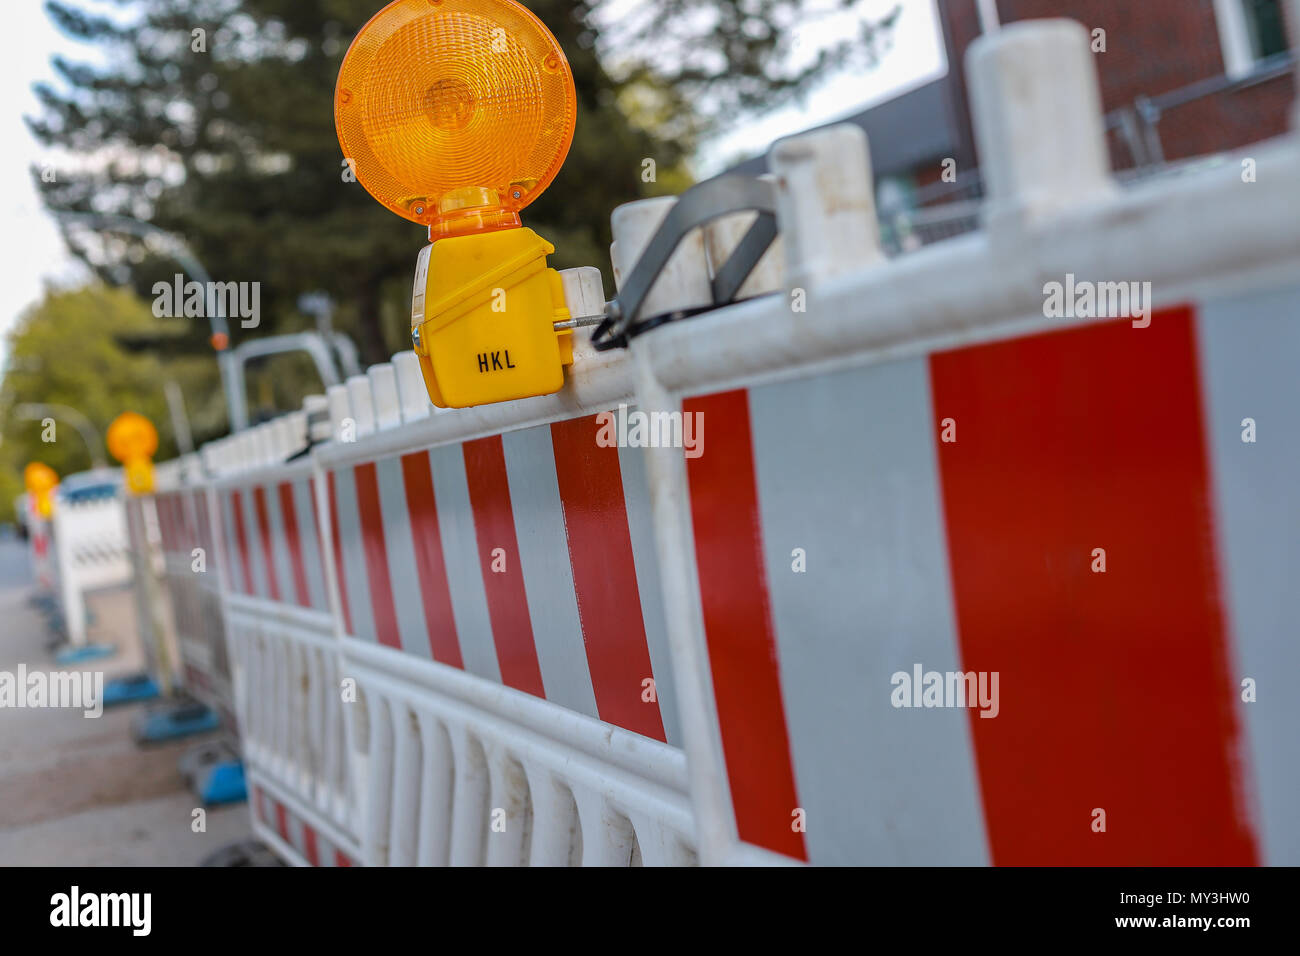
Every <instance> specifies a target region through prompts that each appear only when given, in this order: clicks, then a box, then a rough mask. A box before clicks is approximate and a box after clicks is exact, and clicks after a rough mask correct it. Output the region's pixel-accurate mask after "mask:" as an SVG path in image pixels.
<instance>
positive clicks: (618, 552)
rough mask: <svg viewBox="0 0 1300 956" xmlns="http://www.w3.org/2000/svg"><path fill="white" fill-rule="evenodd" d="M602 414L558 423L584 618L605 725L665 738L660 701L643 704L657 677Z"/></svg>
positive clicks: (563, 491) (558, 464) (556, 440)
mask: <svg viewBox="0 0 1300 956" xmlns="http://www.w3.org/2000/svg"><path fill="white" fill-rule="evenodd" d="M597 430H598V429H597V425H596V416H595V415H589V416H587V417H585V418H574V419H569V420H568V421H560V422H555V423H554V424H553V425H551V441H552V443H553V445H554V448H555V475H556V478H557V479H558V482H559V488H560V501H561V502H562V503H563V505H564V527H565V531H566V533H567V537H568V543H569V563H570V565H571V566H572V568H573V585H574V589H575V591H576V592H577V599H578V619H579V620H580V621H581V623H582V636H583V642H584V643H585V645H586V648H587V666H588V668H589V670H590V672H591V686H592V690H593V691H594V692H595V695H596V709H597V712H598V713H599V714H600V719H601V720H605V721H608V722H609V723H611V724H617V725H618V726H619V727H623V728H625V729H627V730H631V731H635V732H636V733H639V734H644V735H645V736H647V737H653V738H654V739H656V740H666V738H665V736H664V722H663V716H662V715H661V714H660V713H659V704H658V702H657V700H652V701H650V702H648V703H647V702H645V701H644V700H643V699H642V694H643V692H644V688H643V686H642V683H641V682H642V681H644V680H646V679H647V678H653V677H654V670H653V667H652V666H651V663H650V648H649V645H648V644H647V643H646V635H645V623H644V621H643V619H642V616H641V594H640V591H639V590H638V588H637V583H636V562H635V560H634V558H633V556H632V533H631V531H629V530H628V524H627V506H626V504H625V502H624V501H623V478H622V473H621V472H620V470H619V465H618V449H617V448H616V447H612V446H611V447H608V448H602V447H600V446H598V445H597V444H596V432H597Z"/></svg>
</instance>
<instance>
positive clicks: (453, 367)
mask: <svg viewBox="0 0 1300 956" xmlns="http://www.w3.org/2000/svg"><path fill="white" fill-rule="evenodd" d="M576 112H577V96H576V94H575V92H574V87H573V74H572V72H571V71H570V69H569V62H568V60H567V59H565V56H564V51H563V50H561V49H560V45H559V43H557V42H556V39H555V37H554V36H552V35H551V33H550V31H549V30H547V29H546V27H545V26H544V25H543V24H542V22H541V21H540V20H538V19H537V17H535V16H534V15H533V14H532V13H530V12H529V11H528V10H526V9H525V8H524V7H522V6H520V5H519V4H518V3H514V2H513V0H394V2H393V3H390V4H389V5H388V6H386V7H384V8H383V9H382V10H380V11H379V12H378V13H377V14H375V16H374V17H372V18H371V20H370V22H369V23H367V24H366V25H365V26H364V27H362V28H361V32H360V33H358V34H357V36H356V38H355V39H354V40H353V41H352V45H351V46H350V47H349V48H348V52H347V54H346V55H345V56H344V57H343V66H342V68H341V69H340V70H339V80H338V86H337V88H336V89H335V91H334V124H335V128H336V129H337V131H338V137H339V145H340V146H341V147H342V148H343V155H344V157H345V159H346V161H347V163H348V165H349V167H350V168H351V169H352V172H353V173H354V175H355V176H356V178H357V181H358V182H360V183H361V185H363V186H364V187H365V188H366V190H367V191H368V192H369V193H370V194H371V195H372V196H374V197H375V198H376V199H377V200H379V201H380V202H381V203H383V204H384V205H385V206H387V207H388V208H389V209H391V210H392V211H393V212H395V213H397V214H398V215H399V216H404V217H405V218H407V219H410V220H412V221H413V222H418V223H422V224H424V225H426V226H428V227H429V241H430V243H431V245H429V246H426V247H425V248H424V250H423V251H422V252H421V253H420V257H419V259H418V261H417V264H416V275H415V289H414V292H413V294H412V297H411V342H412V345H413V346H414V347H415V352H416V354H417V355H418V356H419V358H420V367H421V369H422V370H423V372H424V381H425V385H426V386H427V387H428V390H429V397H430V398H431V399H432V400H433V403H434V404H435V405H439V406H442V407H444V408H445V407H452V408H463V407H465V406H468V405H482V404H486V403H489V402H502V401H508V400H510V399H514V398H524V397H527V396H530V395H546V394H549V393H551V392H555V391H558V390H559V388H560V387H561V386H562V385H563V384H564V366H565V365H568V364H571V363H572V361H573V338H572V332H571V331H569V330H563V331H557V330H556V329H555V323H556V322H561V321H564V320H566V319H568V318H569V317H570V316H569V312H568V309H567V308H566V307H565V302H564V292H563V288H562V286H561V283H560V277H559V274H558V273H557V272H556V271H555V270H554V269H550V268H548V267H547V265H546V257H547V255H549V254H550V253H552V252H554V251H555V247H554V246H552V245H551V244H550V243H549V242H547V241H546V240H545V239H543V238H541V237H540V236H538V235H537V234H536V233H535V232H533V231H532V230H531V229H528V228H525V227H524V226H522V225H521V224H520V220H519V211H520V210H521V209H523V208H524V207H525V206H527V205H528V204H529V203H531V202H532V201H533V200H534V199H536V198H537V197H538V196H539V195H541V193H542V190H544V189H545V188H546V187H547V186H548V185H549V184H550V182H551V180H552V179H554V178H555V174H556V173H557V172H558V171H559V169H560V165H561V164H562V163H563V162H564V157H565V155H566V154H567V153H568V151H569V144H570V143H571V142H572V141H573V125H574V119H575V116H576Z"/></svg>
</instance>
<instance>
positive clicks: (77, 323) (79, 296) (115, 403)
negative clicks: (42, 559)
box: [0, 285, 224, 517]
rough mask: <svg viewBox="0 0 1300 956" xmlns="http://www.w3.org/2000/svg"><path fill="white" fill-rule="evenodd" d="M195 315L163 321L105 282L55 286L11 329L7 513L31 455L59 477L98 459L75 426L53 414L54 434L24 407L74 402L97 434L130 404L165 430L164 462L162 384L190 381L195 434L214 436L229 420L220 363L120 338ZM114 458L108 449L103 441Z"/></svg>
mask: <svg viewBox="0 0 1300 956" xmlns="http://www.w3.org/2000/svg"><path fill="white" fill-rule="evenodd" d="M188 322H193V320H192V319H172V320H162V321H160V320H158V319H155V318H154V316H153V313H152V311H151V310H150V307H149V305H148V304H147V303H144V302H142V301H141V300H140V299H138V298H136V296H134V295H133V294H132V293H131V292H129V291H128V290H124V289H112V288H107V287H105V286H102V285H96V286H91V287H88V288H84V289H76V290H54V289H51V290H47V292H46V294H45V297H44V299H43V300H42V301H41V302H40V303H39V304H37V305H36V306H33V307H32V308H31V309H30V310H29V311H28V312H27V313H26V314H25V315H24V316H23V317H22V318H21V319H20V320H19V321H18V323H17V324H16V325H15V326H14V328H13V329H12V330H11V331H10V333H9V337H8V338H9V343H8V344H9V360H8V366H7V368H6V370H5V375H4V384H3V388H0V517H5V516H11V514H12V512H11V509H12V506H13V500H14V498H15V497H16V496H17V495H19V494H20V493H21V492H22V490H23V488H22V470H23V468H24V466H25V465H26V464H27V463H28V462H29V461H43V462H44V463H45V464H47V465H49V466H50V467H52V468H53V469H54V470H55V471H57V472H58V473H59V474H60V475H61V476H66V475H69V474H72V473H74V472H78V471H84V470H86V469H87V468H89V467H90V466H91V462H92V457H91V452H90V450H89V449H87V448H86V442H85V441H84V440H83V438H82V436H81V435H80V434H79V433H78V431H77V430H76V428H75V427H74V426H73V425H72V424H71V423H70V422H68V421H66V420H60V419H59V418H58V416H55V427H54V434H53V437H54V441H50V442H47V441H44V440H43V438H44V437H47V435H46V434H44V433H45V432H46V429H45V427H44V426H43V424H42V422H41V420H39V419H36V420H26V419H23V418H20V417H19V416H18V414H17V411H18V408H17V407H18V406H20V405H23V404H27V403H45V404H51V403H53V404H59V405H66V406H70V407H72V408H74V409H76V410H77V411H79V412H81V413H82V414H83V415H84V416H85V417H86V418H88V419H89V420H90V422H91V424H92V425H93V426H94V427H95V428H96V429H97V431H98V433H99V440H100V441H101V442H102V440H103V436H104V432H105V430H106V429H107V428H108V425H109V423H110V422H112V420H113V419H114V418H116V417H117V416H118V415H119V414H120V413H121V412H124V411H128V410H129V411H136V412H139V413H140V414H141V415H144V416H145V417H146V418H148V419H149V420H150V421H152V422H153V423H154V424H155V425H156V426H157V428H158V432H159V436H160V439H161V441H160V446H159V450H158V460H159V461H162V460H165V459H167V458H172V457H175V455H176V443H175V439H174V437H173V435H172V429H171V419H170V417H169V416H168V411H167V402H166V398H165V396H164V393H163V384H164V382H166V381H167V380H168V379H171V380H174V381H177V382H178V383H180V384H181V385H182V387H183V392H184V395H185V400H186V406H187V409H188V412H189V414H190V419H191V425H192V427H193V428H194V431H195V434H196V437H197V438H199V439H202V438H204V437H215V435H216V434H219V432H220V429H221V428H222V427H223V425H224V408H223V407H222V398H221V393H220V388H219V387H218V383H217V370H216V365H215V363H214V362H212V360H211V359H209V358H207V357H206V356H189V357H174V358H163V357H161V356H159V355H158V354H156V353H135V352H131V351H128V350H126V349H124V348H123V347H122V346H121V344H120V343H119V341H118V337H119V336H126V335H131V334H141V333H144V334H149V333H159V332H167V331H173V330H174V329H175V328H176V326H177V325H178V324H180V323H188ZM96 451H97V452H98V454H99V456H100V457H101V458H104V459H106V460H109V461H110V462H111V459H110V458H109V456H108V452H107V450H106V449H105V448H102V447H101V448H98V449H96Z"/></svg>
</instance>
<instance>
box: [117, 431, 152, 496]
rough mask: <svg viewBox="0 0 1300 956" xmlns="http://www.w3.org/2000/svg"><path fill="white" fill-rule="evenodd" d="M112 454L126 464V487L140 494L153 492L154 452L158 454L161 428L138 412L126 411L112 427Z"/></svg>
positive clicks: (124, 467)
mask: <svg viewBox="0 0 1300 956" xmlns="http://www.w3.org/2000/svg"><path fill="white" fill-rule="evenodd" d="M106 441H107V444H108V453H109V454H110V455H112V456H113V457H114V458H116V459H117V460H118V461H120V462H121V463H122V468H123V470H124V471H125V472H126V487H127V490H128V491H131V492H133V493H134V494H137V495H147V494H149V493H150V492H151V491H153V461H152V458H153V456H154V453H155V452H157V451H158V429H156V428H154V427H153V422H151V421H149V419H147V418H145V417H144V416H143V415H137V414H136V413H135V412H123V413H122V414H121V415H118V416H117V418H115V419H113V424H111V425H109V426H108V434H107V436H106Z"/></svg>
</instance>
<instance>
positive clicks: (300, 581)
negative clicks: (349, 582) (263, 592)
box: [277, 481, 311, 607]
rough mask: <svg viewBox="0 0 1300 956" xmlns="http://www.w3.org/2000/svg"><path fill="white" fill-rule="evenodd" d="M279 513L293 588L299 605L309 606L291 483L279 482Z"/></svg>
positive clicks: (305, 567) (309, 594) (309, 595)
mask: <svg viewBox="0 0 1300 956" xmlns="http://www.w3.org/2000/svg"><path fill="white" fill-rule="evenodd" d="M277 491H278V492H279V495H280V515H281V517H282V518H283V519H284V538H285V542H286V543H287V544H288V545H289V566H290V567H291V568H293V590H294V595H295V596H296V598H297V601H298V604H299V605H300V606H301V607H311V591H310V589H308V587H307V566H306V565H305V564H304V563H303V560H302V539H301V538H299V537H298V512H297V510H296V509H295V508H294V506H293V483H292V482H288V481H282V482H280V487H279V488H278V489H277Z"/></svg>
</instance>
